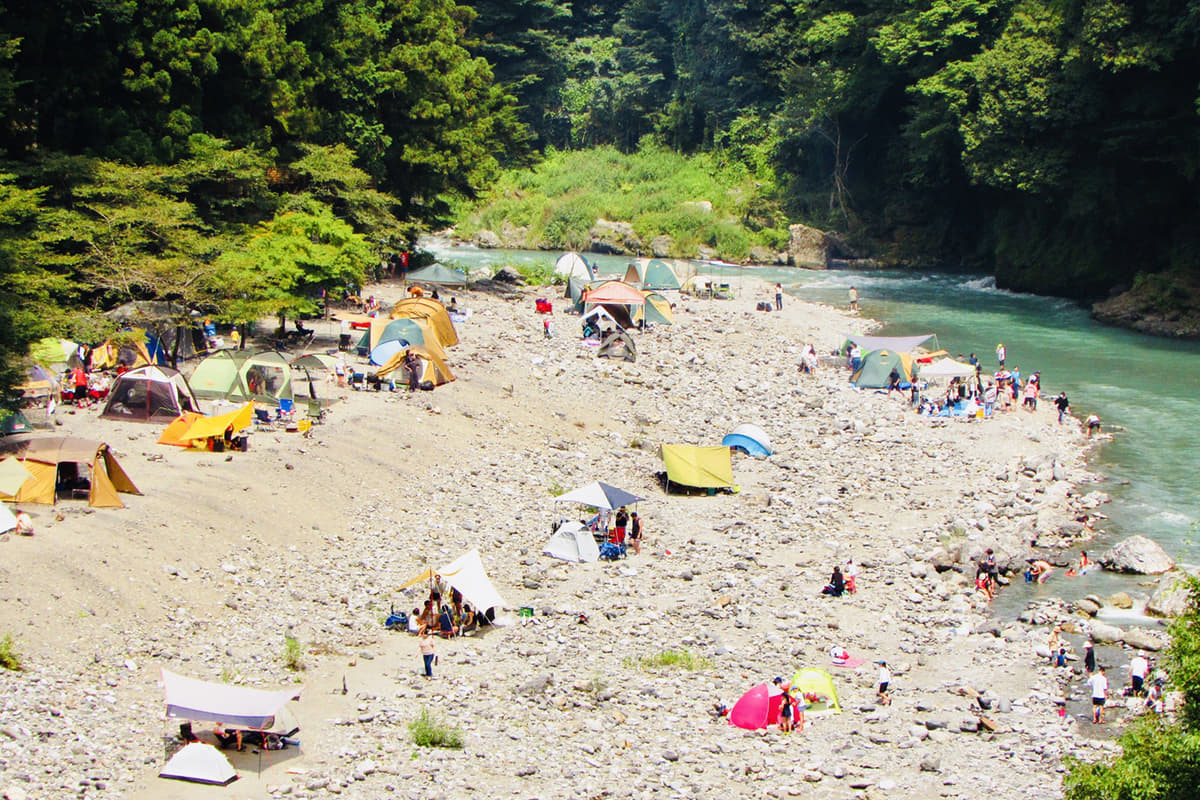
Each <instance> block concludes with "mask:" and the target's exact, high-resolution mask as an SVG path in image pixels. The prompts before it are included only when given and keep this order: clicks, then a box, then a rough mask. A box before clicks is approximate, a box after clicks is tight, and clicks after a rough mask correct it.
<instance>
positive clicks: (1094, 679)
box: [1087, 667, 1108, 725]
mask: <svg viewBox="0 0 1200 800" xmlns="http://www.w3.org/2000/svg"><path fill="white" fill-rule="evenodd" d="M1087 682H1088V686H1091V687H1092V722H1094V723H1096V724H1097V725H1103V724H1104V704H1105V703H1106V702H1108V678H1106V677H1105V676H1104V667H1099V668H1097V670H1096V671H1095V672H1093V673H1092V676H1091V677H1090V678H1088V679H1087Z"/></svg>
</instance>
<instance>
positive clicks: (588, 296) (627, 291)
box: [583, 281, 646, 306]
mask: <svg viewBox="0 0 1200 800" xmlns="http://www.w3.org/2000/svg"><path fill="white" fill-rule="evenodd" d="M583 302H584V303H586V304H588V305H604V306H611V305H617V306H641V305H645V304H646V296H645V295H644V294H642V293H641V291H639V290H638V289H637V287H635V286H630V285H629V284H628V283H625V282H624V281H604V282H603V283H598V284H596V285H595V286H589V287H588V288H587V289H586V290H585V291H584V293H583Z"/></svg>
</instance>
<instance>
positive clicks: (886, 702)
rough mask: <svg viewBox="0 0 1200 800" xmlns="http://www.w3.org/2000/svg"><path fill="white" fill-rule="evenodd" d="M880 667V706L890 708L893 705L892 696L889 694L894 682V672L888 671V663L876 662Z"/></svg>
mask: <svg viewBox="0 0 1200 800" xmlns="http://www.w3.org/2000/svg"><path fill="white" fill-rule="evenodd" d="M875 663H876V664H878V665H879V704H880V705H883V706H890V705H891V704H892V696H891V695H890V694H888V686H889V685H890V684H891V682H892V672H891V670H889V669H888V665H887V662H886V661H882V660H881V661H876V662H875Z"/></svg>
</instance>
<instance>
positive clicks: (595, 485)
mask: <svg viewBox="0 0 1200 800" xmlns="http://www.w3.org/2000/svg"><path fill="white" fill-rule="evenodd" d="M645 499H646V498H644V497H638V496H637V495H636V494H633V493H632V492H627V491H625V490H624V489H618V488H617V487H616V486H610V485H609V484H607V483H602V482H601V481H592V482H591V483H589V484H586V485H584V486H580V487H579V488H578V489H572V490H571V491H569V492H567V493H566V494H562V495H559V496H558V502H560V503H581V504H582V505H585V506H591V507H592V508H599V509H601V510H604V511H612V510H614V509H617V508H620V507H621V506H628V505H633V504H634V503H637V502H640V501H642V500H645Z"/></svg>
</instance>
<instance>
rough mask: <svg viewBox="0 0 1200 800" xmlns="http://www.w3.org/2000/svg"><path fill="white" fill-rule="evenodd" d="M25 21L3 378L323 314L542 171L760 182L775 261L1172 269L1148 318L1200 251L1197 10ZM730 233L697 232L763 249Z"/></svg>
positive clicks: (307, 4)
mask: <svg viewBox="0 0 1200 800" xmlns="http://www.w3.org/2000/svg"><path fill="white" fill-rule="evenodd" d="M0 12H2V13H0V119H2V121H3V125H0V159H2V162H3V163H0V364H2V365H3V368H4V369H5V370H8V372H7V373H6V374H7V378H9V379H11V378H12V377H13V373H12V370H14V369H16V367H17V365H18V363H19V361H20V357H21V355H22V354H23V352H24V349H25V346H26V344H27V342H28V341H29V340H30V339H31V338H36V337H38V336H42V335H46V334H49V333H60V334H64V335H69V336H74V337H79V338H81V339H84V340H94V339H95V337H96V336H98V335H99V334H100V333H102V332H103V330H104V329H105V327H106V326H107V325H108V324H109V323H107V322H106V321H105V318H103V317H102V316H101V315H100V312H101V311H103V310H105V309H107V308H111V307H112V306H114V305H116V304H119V303H122V302H125V301H128V300H132V299H158V300H174V301H178V302H179V303H180V304H182V305H183V306H184V307H187V306H191V307H196V308H202V309H203V310H204V312H205V313H209V314H212V315H213V316H215V317H218V318H220V319H224V320H225V321H228V322H236V321H242V320H247V319H253V318H256V317H257V316H261V315H265V314H284V315H287V314H294V313H299V312H303V311H305V310H306V309H311V308H312V307H313V304H314V301H315V299H316V298H318V297H319V296H320V294H321V293H322V292H328V291H340V290H341V289H342V288H343V287H345V286H347V285H353V284H355V283H357V282H359V281H361V280H362V278H363V276H364V274H365V271H366V270H368V269H369V268H370V267H371V265H372V264H376V263H378V261H379V259H380V258H382V257H384V256H386V255H387V254H388V253H389V252H393V251H395V250H399V249H401V248H403V247H407V246H410V245H411V243H412V242H413V241H414V239H415V237H416V236H417V235H419V234H420V233H421V232H422V231H425V230H428V229H430V228H432V227H435V226H440V225H444V224H446V223H448V222H450V221H452V219H451V214H452V210H453V209H456V208H459V207H461V206H459V205H457V204H459V203H461V202H462V201H463V200H464V199H466V200H468V201H469V200H471V199H472V198H475V197H477V196H480V195H482V194H484V193H486V191H487V190H488V189H489V188H490V187H491V186H493V185H494V181H495V178H496V176H497V175H499V174H500V173H501V171H502V170H503V169H510V170H511V169H515V168H521V167H529V166H531V165H535V164H537V163H538V162H539V159H540V158H541V157H542V154H544V153H547V152H550V150H551V148H553V150H555V151H557V152H559V153H563V152H571V151H577V150H581V149H591V148H615V149H616V150H618V151H623V152H625V153H630V152H634V151H640V152H643V153H644V152H650V153H658V154H663V153H671V154H672V155H675V154H679V155H684V156H699V157H700V158H699V160H698V161H697V163H698V164H701V165H706V167H705V168H706V169H709V171H710V174H711V175H712V180H713V184H714V189H716V188H720V187H728V186H730V185H733V184H734V183H736V184H737V185H738V186H741V187H750V189H752V190H753V197H748V195H747V194H746V192H745V191H743V190H742V189H739V190H738V191H741V192H742V195H741V197H740V199H739V200H738V202H736V203H732V204H731V205H730V206H729V207H730V208H734V209H736V211H737V213H738V214H739V215H740V216H738V217H737V218H736V219H735V220H734V222H735V224H739V225H744V226H746V227H747V228H748V229H752V230H753V232H754V235H755V237H756V238H755V241H757V242H759V243H762V242H770V241H775V240H777V239H778V237H779V231H781V230H784V229H785V225H786V223H787V222H789V221H803V222H808V223H811V224H814V225H817V226H820V227H825V228H831V229H835V230H837V231H839V232H841V233H843V234H844V235H845V237H846V238H847V240H848V241H850V242H853V243H855V244H857V245H858V246H859V247H861V248H862V249H864V250H865V251H867V252H868V253H870V254H871V255H874V256H876V257H878V258H881V259H884V260H886V261H893V262H904V263H909V264H919V265H938V266H946V265H950V266H967V267H971V268H976V269H982V270H988V271H994V272H995V273H996V274H997V276H998V278H999V280H1000V282H1001V284H1002V285H1006V286H1013V287H1017V288H1022V289H1030V290H1035V291H1043V292H1054V293H1062V294H1067V295H1071V296H1076V297H1102V296H1104V295H1106V294H1107V293H1108V291H1109V290H1110V289H1111V288H1112V287H1114V286H1122V285H1127V284H1132V283H1133V279H1134V277H1135V276H1136V275H1138V274H1139V273H1143V272H1145V273H1160V275H1158V276H1157V277H1156V279H1155V280H1153V281H1147V280H1144V279H1143V280H1142V281H1140V283H1139V285H1140V286H1141V287H1143V290H1144V291H1143V294H1147V292H1148V291H1149V290H1145V287H1152V288H1153V289H1154V292H1150V294H1154V293H1157V294H1154V296H1156V297H1158V296H1161V297H1163V298H1167V299H1169V300H1171V302H1174V303H1176V304H1178V303H1180V302H1182V303H1184V305H1188V304H1190V302H1191V301H1190V300H1187V299H1186V298H1188V297H1191V295H1189V294H1188V293H1187V289H1186V288H1183V289H1181V288H1180V287H1179V286H1177V285H1176V281H1177V280H1182V281H1183V282H1184V284H1186V282H1187V280H1188V276H1190V275H1194V274H1195V272H1196V269H1195V266H1196V255H1195V253H1196V247H1195V244H1196V242H1195V241H1194V240H1195V239H1196V238H1197V237H1198V236H1200V233H1198V232H1200V226H1198V225H1197V224H1196V223H1197V221H1198V220H1197V217H1198V209H1197V192H1196V188H1197V187H1196V180H1197V179H1196V172H1197V170H1196V167H1197V161H1198V160H1200V152H1198V150H1200V136H1198V135H1197V134H1198V133H1200V128H1198V120H1197V80H1198V77H1197V76H1200V63H1198V61H1200V49H1198V47H1197V33H1198V32H1200V6H1197V5H1196V4H1195V3H1188V2H1182V0H1175V1H1170V0H1164V2H1152V3H1150V2H1134V1H1132V0H1128V1H1127V0H1104V1H1101V0H1075V1H1073V2H1072V1H1070V0H1065V1H1064V2H1057V3H1035V2H1011V1H989V0H981V1H980V2H970V1H969V0H954V1H953V2H952V1H951V0H921V1H920V2H916V3H913V2H907V1H906V2H853V1H850V2H847V1H846V0H811V1H810V2H778V1H777V2H763V1H761V0H655V2H649V1H648V0H627V1H626V2H618V1H617V0H592V2H565V1H562V2H560V1H556V0H502V1H500V0H476V2H466V3H455V2H453V1H452V0H340V1H339V2H333V0H70V2H66V1H64V2H28V1H27V0H24V1H23V0H0ZM559 163H567V162H563V161H562V160H560V161H559ZM660 163H666V161H661V160H660ZM689 180H691V179H690V178H689ZM628 183H629V184H630V187H631V194H636V189H637V185H636V180H633V179H631V180H630V181H628ZM688 199H690V198H688ZM655 202H656V203H658V204H659V205H660V206H663V205H664V204H667V203H668V202H669V198H668V199H666V200H664V199H663V198H662V197H661V195H660V196H657V197H656V199H655ZM715 205H716V206H718V207H720V206H721V203H717V204H715ZM653 211H654V213H657V214H659V215H660V218H661V215H664V214H669V213H673V214H674V217H673V220H674V221H673V222H672V224H676V225H677V226H678V225H679V224H682V223H681V222H680V220H686V218H687V215H686V214H684V215H682V216H681V215H679V214H678V213H675V212H672V211H670V210H669V209H666V208H665V207H660V208H657V209H653ZM723 225H724V221H721V222H720V223H719V224H718V225H716V226H713V227H712V230H711V231H708V230H697V231H693V232H692V234H693V236H694V237H697V238H705V237H716V236H720V237H724V238H725V239H726V240H729V241H739V240H740V239H741V238H742V237H740V234H737V233H736V231H731V230H730V229H728V226H725V227H722V226H723ZM1164 271H1166V272H1164ZM1181 276H1182V277H1181ZM1180 298H1184V299H1183V300H1181V299H1180ZM1151 300H1153V298H1151ZM4 377H5V376H2V375H0V385H3V383H4V382H5V381H4V380H3V379H4Z"/></svg>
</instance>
